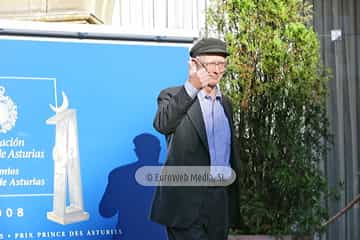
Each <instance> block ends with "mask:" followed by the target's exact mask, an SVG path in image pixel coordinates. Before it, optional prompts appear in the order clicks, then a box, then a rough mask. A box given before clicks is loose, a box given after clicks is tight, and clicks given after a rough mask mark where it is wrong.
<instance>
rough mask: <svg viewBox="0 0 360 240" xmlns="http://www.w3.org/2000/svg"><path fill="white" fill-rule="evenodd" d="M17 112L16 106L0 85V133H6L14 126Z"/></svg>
mask: <svg viewBox="0 0 360 240" xmlns="http://www.w3.org/2000/svg"><path fill="white" fill-rule="evenodd" d="M17 114H18V113H17V106H16V105H15V103H14V102H13V101H12V100H11V98H10V97H7V96H5V88H4V87H3V86H0V133H7V132H8V131H9V130H11V129H12V128H13V127H14V126H15V123H16V119H17Z"/></svg>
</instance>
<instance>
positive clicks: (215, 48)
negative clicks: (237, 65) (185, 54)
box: [190, 38, 229, 57]
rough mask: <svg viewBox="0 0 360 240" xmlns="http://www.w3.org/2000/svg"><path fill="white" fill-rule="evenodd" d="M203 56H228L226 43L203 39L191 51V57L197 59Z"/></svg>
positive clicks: (215, 39)
mask: <svg viewBox="0 0 360 240" xmlns="http://www.w3.org/2000/svg"><path fill="white" fill-rule="evenodd" d="M203 54H220V55H223V56H225V57H226V56H228V55H229V53H228V52H227V50H226V43H225V42H224V41H222V40H220V39H217V38H202V39H200V40H199V41H198V42H196V43H195V44H194V46H193V47H192V48H191V49H190V56H191V57H196V56H199V55H203Z"/></svg>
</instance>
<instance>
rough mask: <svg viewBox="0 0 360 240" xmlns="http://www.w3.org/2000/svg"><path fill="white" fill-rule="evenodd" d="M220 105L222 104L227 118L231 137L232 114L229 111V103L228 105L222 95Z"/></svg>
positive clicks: (232, 128) (232, 127) (232, 129)
mask: <svg viewBox="0 0 360 240" xmlns="http://www.w3.org/2000/svg"><path fill="white" fill-rule="evenodd" d="M221 105H222V106H223V108H224V112H225V114H226V117H227V119H228V121H229V124H230V132H231V137H232V136H233V131H234V126H233V121H232V115H231V111H230V105H229V103H228V102H227V101H226V99H225V98H224V97H223V98H222V99H221Z"/></svg>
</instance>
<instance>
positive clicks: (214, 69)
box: [197, 54, 226, 87]
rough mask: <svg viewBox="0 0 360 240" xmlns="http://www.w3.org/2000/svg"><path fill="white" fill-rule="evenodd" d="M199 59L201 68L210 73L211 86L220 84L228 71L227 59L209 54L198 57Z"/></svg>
mask: <svg viewBox="0 0 360 240" xmlns="http://www.w3.org/2000/svg"><path fill="white" fill-rule="evenodd" d="M197 59H198V61H199V62H200V64H201V66H202V67H203V68H205V70H206V71H207V72H208V74H209V76H210V78H211V81H210V82H209V86H211V87H214V86H216V85H217V84H218V83H219V82H220V79H221V77H222V76H223V74H224V72H225V69H226V60H225V57H223V56H221V55H214V54H209V55H201V56H198V57H197Z"/></svg>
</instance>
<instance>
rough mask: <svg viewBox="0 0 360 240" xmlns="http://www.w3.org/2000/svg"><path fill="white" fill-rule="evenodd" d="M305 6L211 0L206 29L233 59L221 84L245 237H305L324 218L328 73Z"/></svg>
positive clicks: (295, 1)
mask: <svg viewBox="0 0 360 240" xmlns="http://www.w3.org/2000/svg"><path fill="white" fill-rule="evenodd" d="M303 2H304V1H302V0H213V1H212V4H213V8H211V9H212V10H209V12H208V21H207V22H208V26H207V31H208V32H211V33H212V34H213V33H216V34H219V35H220V37H223V38H225V40H226V41H227V43H228V47H229V51H230V54H231V55H230V57H229V58H228V70H227V72H226V74H225V76H224V79H223V81H222V87H223V91H224V92H225V93H226V94H227V95H229V96H230V97H231V98H232V100H233V102H234V111H235V126H236V134H237V138H238V140H239V143H240V147H239V152H240V157H241V167H242V168H241V173H240V175H239V176H238V177H239V179H240V188H241V193H240V198H241V201H240V204H241V213H240V214H241V216H242V226H241V227H240V228H239V229H238V230H239V231H240V232H243V233H247V234H274V235H277V234H303V233H306V234H309V233H313V232H315V231H318V230H319V229H320V226H321V222H322V221H324V219H325V218H326V217H327V211H326V208H325V206H324V204H323V203H324V198H326V196H327V183H326V180H325V178H324V176H323V174H322V172H321V171H320V170H319V162H320V161H321V160H323V159H324V158H325V157H326V153H327V148H328V142H329V139H330V135H329V128H328V119H327V113H326V98H327V81H328V73H327V72H326V69H324V67H323V66H322V65H321V63H320V54H319V53H320V51H319V41H318V38H317V35H316V33H315V32H314V30H313V28H312V26H311V21H312V20H311V14H312V12H311V5H308V4H304V3H303ZM214 6H215V7H214Z"/></svg>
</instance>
